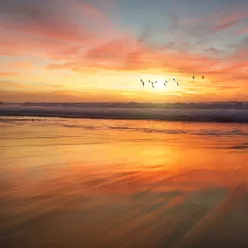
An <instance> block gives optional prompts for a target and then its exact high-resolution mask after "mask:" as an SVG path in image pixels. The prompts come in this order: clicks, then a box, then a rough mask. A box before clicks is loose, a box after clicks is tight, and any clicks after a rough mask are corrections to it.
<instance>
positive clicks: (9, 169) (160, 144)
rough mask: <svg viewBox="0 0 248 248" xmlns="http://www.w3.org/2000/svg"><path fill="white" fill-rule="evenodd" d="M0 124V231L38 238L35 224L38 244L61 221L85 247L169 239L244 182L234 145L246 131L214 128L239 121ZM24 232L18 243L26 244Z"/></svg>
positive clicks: (243, 165) (241, 155) (246, 173)
mask: <svg viewBox="0 0 248 248" xmlns="http://www.w3.org/2000/svg"><path fill="white" fill-rule="evenodd" d="M0 128H1V130H2V131H3V132H2V133H3V136H2V139H3V140H4V142H3V143H2V144H4V145H2V148H3V149H1V158H2V160H1V167H0V169H1V174H2V177H1V186H2V187H1V188H2V189H1V202H2V211H1V214H0V221H1V227H0V234H1V233H5V232H8V230H12V231H18V230H19V228H20V227H22V228H24V229H28V230H32V232H33V234H32V235H34V236H37V235H38V233H40V232H41V229H42V228H43V227H44V228H45V229H46V230H49V234H47V235H48V236H49V238H48V236H47V238H44V241H43V242H45V243H44V245H49V244H50V243H49V242H50V241H51V240H53V241H52V242H54V243H56V242H59V240H57V239H56V237H55V236H56V235H55V231H53V230H51V228H50V227H51V226H56V227H57V228H59V229H60V228H61V227H62V226H67V225H70V226H71V228H72V229H70V230H77V229H80V230H83V233H81V235H80V239H79V236H77V235H76V236H75V237H74V238H75V240H77V242H79V243H80V244H82V245H86V244H90V245H91V246H92V247H97V245H99V244H100V243H98V242H100V241H99V240H101V242H103V243H104V244H109V242H110V243H111V244H112V245H111V246H110V247H118V245H119V244H124V243H126V244H127V247H151V243H149V242H150V240H153V241H154V242H155V241H156V242H157V244H161V245H162V244H169V243H170V237H171V235H172V236H173V235H179V236H180V235H182V236H183V235H184V234H185V233H187V232H188V230H191V228H192V227H193V226H194V225H195V223H198V222H199V221H201V220H202V218H203V217H204V216H206V215H208V213H210V212H211V211H212V209H213V208H215V207H216V206H218V205H219V204H221V203H222V202H224V201H225V199H226V197H227V198H228V197H229V195H232V193H230V192H231V191H232V189H233V188H235V187H236V186H237V185H240V184H242V183H245V184H246V183H247V178H248V164H247V161H248V153H247V152H246V151H245V149H234V148H235V147H238V146H237V145H238V144H239V145H240V144H245V143H246V142H247V141H246V136H245V135H236V136H235V135H231V136H229V139H227V138H226V137H225V135H222V134H221V133H220V130H221V132H227V133H228V132H229V131H230V130H240V132H241V131H242V132H243V133H245V132H246V131H247V130H248V129H247V127H245V126H235V125H234V126H231V125H225V126H220V125H218V124H183V123H164V122H154V121H147V122H145V121H143V122H141V121H130V122H127V121H94V120H63V119H59V120H57V119H49V120H47V119H45V120H43V121H41V120H37V121H29V120H27V121H22V122H21V121H20V124H19V126H18V121H16V122H15V125H12V124H10V123H7V125H4V124H3V123H2V124H1V127H0ZM211 132H212V133H215V135H210V134H211ZM216 134H218V135H216ZM206 137H207V138H206ZM232 147H234V148H232ZM240 147H241V146H240ZM243 147H245V146H243ZM244 187H245V186H244ZM244 190H245V189H244ZM242 192H243V191H242ZM234 194H238V195H239V193H234ZM230 197H231V196H230ZM243 197H246V196H243ZM238 201H240V200H238ZM240 204H242V203H240ZM230 208H231V210H230V211H233V210H232V209H233V207H232V205H231V207H230ZM244 218H246V216H244ZM41 222H42V223H43V224H41ZM86 223H87V225H86ZM103 223H104V224H103ZM42 225H43V227H42ZM148 227H149V228H148ZM178 228H181V229H180V230H181V231H180V232H179V231H178ZM70 230H69V229H68V228H66V227H65V228H64V229H63V228H62V229H61V230H60V231H61V233H62V234H63V235H62V236H63V237H66V236H67V237H71V236H70V235H72V233H71V231H70ZM94 230H97V231H99V232H100V233H98V234H97V240H96V239H93V238H90V239H89V241H88V242H89V243H87V242H86V240H87V237H93V236H94ZM161 230H163V235H162V236H161V237H160V236H158V234H159V233H161ZM28 233H29V232H27V233H25V232H24V233H23V234H20V240H22V238H23V240H26V241H25V242H31V243H33V244H34V243H35V242H36V241H35V240H34V239H30V240H29V241H27V240H28V239H27V237H26V235H28ZM101 233H104V235H102V234H101ZM68 235H69V236H68ZM60 236H61V235H60ZM6 237H7V236H6ZM180 237H181V236H180ZM3 239H4V241H5V242H7V243H8V244H10V243H9V242H10V240H9V239H8V238H3ZM62 239H63V238H62ZM49 240H50V241H49ZM64 240H66V239H64ZM60 241H61V240H60ZM16 244H17V243H16ZM56 244H57V243H56ZM137 245H138V246H137ZM148 245H150V246H148Z"/></svg>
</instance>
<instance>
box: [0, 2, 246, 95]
mask: <svg viewBox="0 0 248 248" xmlns="http://www.w3.org/2000/svg"><path fill="white" fill-rule="evenodd" d="M97 2H98V3H100V5H101V6H102V8H99V6H98V7H97V6H96V5H93V4H90V3H89V1H85V0H72V1H66V0H62V1H59V0H50V1H48V0H44V1H39V0H34V1H29V0H24V1H21V0H9V1H1V2H0V17H1V22H2V27H0V32H1V37H2V38H1V40H0V55H2V56H3V55H4V56H5V57H6V56H33V57H38V58H40V60H47V61H49V62H47V64H46V65H45V66H44V67H45V70H47V71H49V72H50V73H51V72H53V71H57V72H58V71H64V70H67V71H68V70H69V71H72V72H75V73H80V74H84V73H92V74H96V73H99V72H101V71H107V72H113V73H119V72H130V73H131V72H132V73H134V72H135V73H137V74H142V73H144V72H146V73H147V72H149V73H150V74H155V75H156V74H159V75H171V74H174V75H178V76H181V77H183V78H191V77H192V74H202V73H204V74H205V75H206V76H207V77H208V79H209V80H211V81H215V82H221V83H223V82H226V83H227V82H228V81H230V80H233V79H235V81H236V82H237V83H241V84H242V83H243V82H244V81H245V80H247V79H248V73H247V68H248V62H247V59H246V58H247V57H246V55H247V54H248V45H247V43H246V40H245V39H244V40H243V41H240V40H239V43H237V42H236V41H235V42H236V43H235V42H234V43H235V44H236V47H235V46H234V48H233V50H232V51H231V50H228V48H227V47H225V48H224V49H220V48H219V46H218V45H219V43H218V42H220V41H221V40H226V39H225V36H223V37H222V36H221V35H224V34H223V32H222V31H225V32H232V29H233V28H235V29H236V28H237V29H238V30H242V31H239V32H242V33H246V30H245V29H241V28H240V26H239V24H240V23H241V22H243V21H245V20H246V19H247V17H248V15H247V13H246V12H244V11H243V10H239V12H237V11H236V10H235V12H234V11H232V10H231V9H225V10H224V11H219V12H218V11H216V12H213V13H212V12H210V13H209V12H208V13H206V14H202V15H197V16H190V17H189V15H185V16H180V14H176V15H175V14H173V15H170V16H169V17H168V18H169V21H170V23H171V25H170V26H169V29H168V30H165V32H164V34H161V33H159V35H160V37H161V38H160V40H159V41H158V40H156V39H157V38H156V37H157V36H156V35H155V34H156V33H155V31H154V30H155V28H154V27H149V28H148V27H143V26H142V28H141V29H140V30H138V31H137V30H135V32H134V31H133V30H131V28H133V26H132V25H130V24H129V25H127V23H125V22H123V23H121V22H117V19H116V22H115V21H113V17H112V16H111V15H110V14H109V13H108V14H107V9H106V8H112V7H113V5H112V4H111V2H108V4H110V5H107V4H106V6H108V7H106V6H105V5H104V4H103V2H101V1H100V0H99V1H97ZM113 4H114V8H115V9H118V1H115V2H114V3H113ZM103 6H104V8H103ZM137 11H138V10H137ZM116 13H117V14H118V15H119V19H121V16H122V15H123V13H122V10H121V9H118V11H117V12H116ZM116 13H115V15H116ZM153 17H154V16H153ZM119 19H118V20H119ZM139 21H140V20H139ZM174 31H176V34H175V33H174ZM180 32H181V33H180ZM134 33H136V35H134ZM178 35H179V36H178ZM218 36H220V38H219V39H220V41H219V40H218ZM212 39H216V40H215V42H214V44H213V42H212ZM156 44H159V45H156ZM237 44H238V45H237ZM3 61H4V60H3ZM31 64H32V63H31ZM39 66H40V65H38V64H36V67H39ZM16 68H18V66H17V67H16ZM16 68H12V69H13V70H15V69H16ZM19 69H20V68H19ZM25 69H27V70H35V69H36V68H35V65H34V64H32V66H27V67H25ZM17 73H18V72H16V71H13V72H0V76H1V77H11V76H13V75H18V74H17ZM187 84H188V86H189V87H190V86H191V84H192V82H190V81H189V80H188V79H187ZM212 86H213V87H216V86H214V84H212ZM13 87H14V86H13ZM216 88H217V87H216ZM233 88H234V86H233ZM224 89H225V90H227V89H229V88H228V87H226V88H225V87H224ZM206 92H207V90H206ZM185 94H186V91H185Z"/></svg>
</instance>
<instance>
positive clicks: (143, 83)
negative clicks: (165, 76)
mask: <svg viewBox="0 0 248 248" xmlns="http://www.w3.org/2000/svg"><path fill="white" fill-rule="evenodd" d="M140 81H141V82H142V85H143V87H144V86H145V82H144V81H143V80H142V79H141V80H140Z"/></svg>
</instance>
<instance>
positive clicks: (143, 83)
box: [140, 75, 204, 88]
mask: <svg viewBox="0 0 248 248" xmlns="http://www.w3.org/2000/svg"><path fill="white" fill-rule="evenodd" d="M192 78H193V79H195V75H194V76H193V77H192ZM202 79H204V76H202ZM140 81H141V83H142V85H143V87H145V82H144V81H143V80H142V79H141V80H140ZM173 81H174V82H176V84H177V86H180V85H179V82H178V81H176V79H175V78H173ZM148 83H151V84H152V88H154V84H157V83H158V81H155V82H152V81H150V80H148ZM167 83H168V81H166V80H165V82H164V86H166V85H167Z"/></svg>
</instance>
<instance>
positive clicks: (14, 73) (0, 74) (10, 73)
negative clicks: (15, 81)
mask: <svg viewBox="0 0 248 248" xmlns="http://www.w3.org/2000/svg"><path fill="white" fill-rule="evenodd" d="M17 74H19V72H0V77H9V76H14V75H17Z"/></svg>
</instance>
